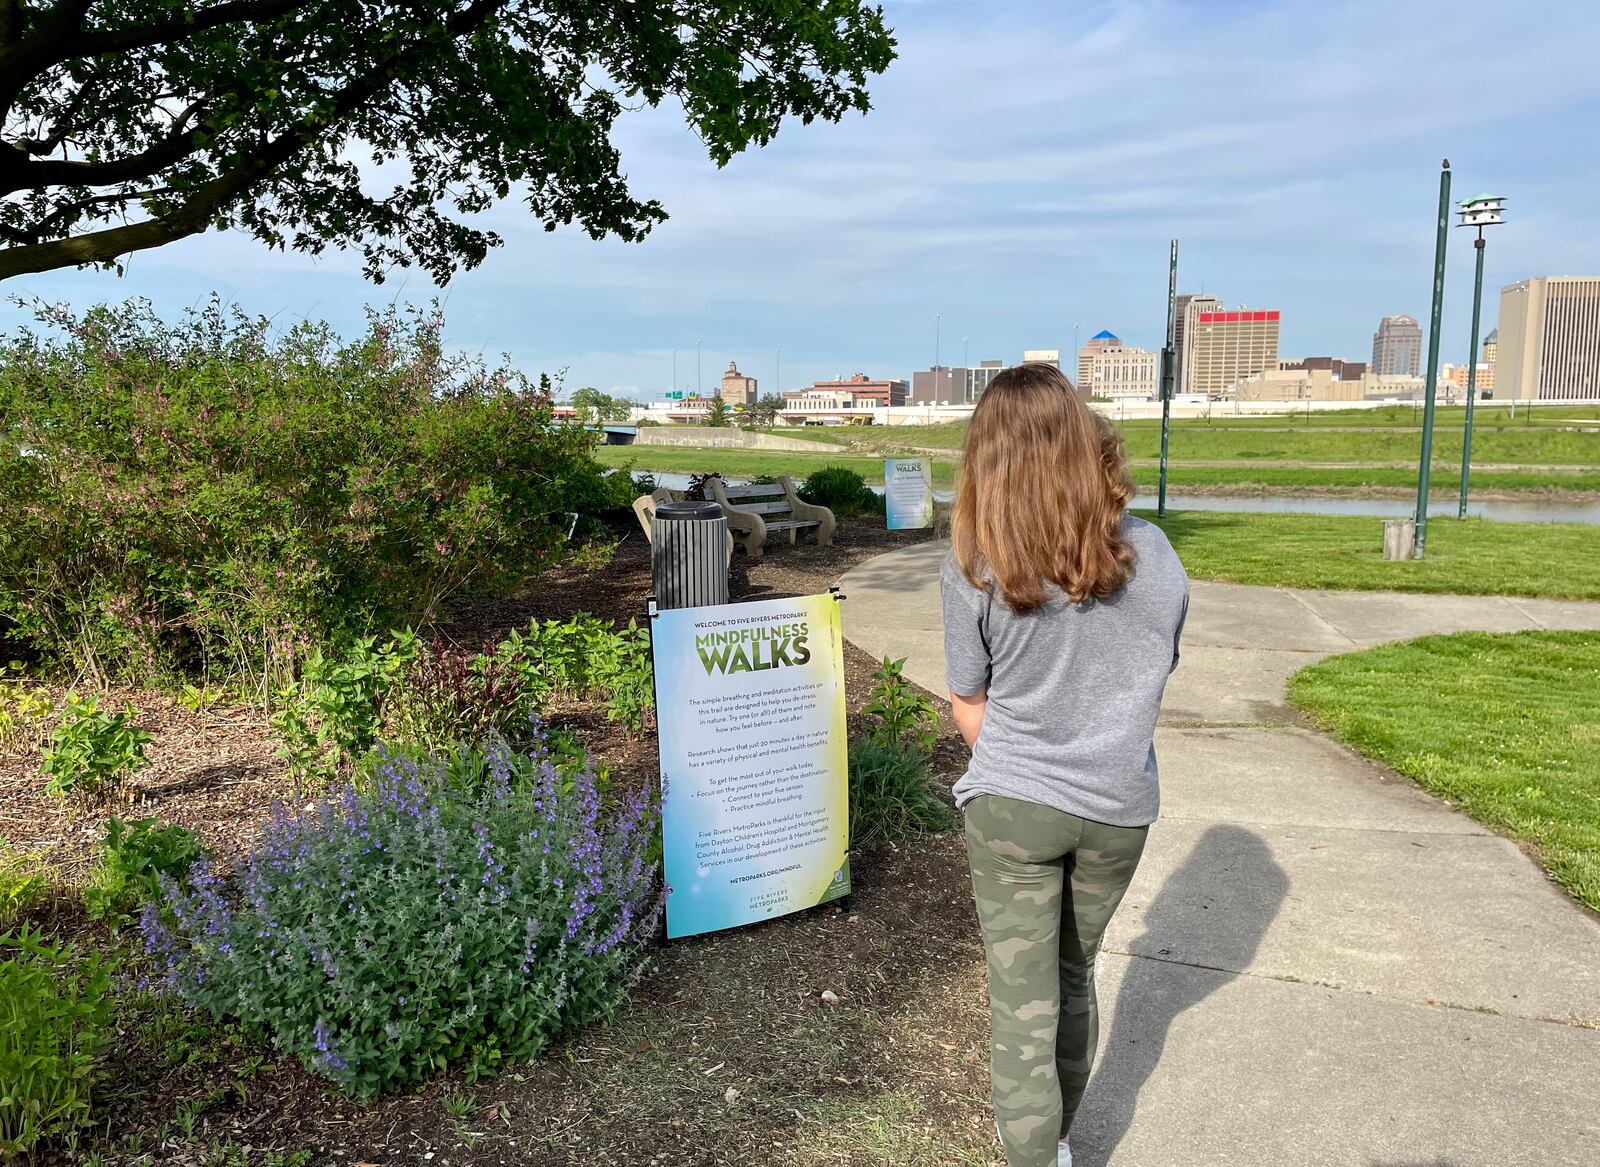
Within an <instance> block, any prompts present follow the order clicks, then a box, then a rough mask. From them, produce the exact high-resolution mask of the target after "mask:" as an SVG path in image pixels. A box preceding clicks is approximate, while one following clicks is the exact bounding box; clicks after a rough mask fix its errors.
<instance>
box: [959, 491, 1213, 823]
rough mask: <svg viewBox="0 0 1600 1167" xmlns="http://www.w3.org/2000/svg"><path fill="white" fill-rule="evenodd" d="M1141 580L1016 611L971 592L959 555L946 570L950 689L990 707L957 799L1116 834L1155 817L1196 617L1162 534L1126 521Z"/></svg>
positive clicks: (984, 592)
mask: <svg viewBox="0 0 1600 1167" xmlns="http://www.w3.org/2000/svg"><path fill="white" fill-rule="evenodd" d="M1122 533H1123V535H1124V537H1126V538H1127V539H1128V540H1129V542H1130V543H1131V544H1132V545H1133V548H1134V551H1135V553H1136V554H1137V556H1138V560H1137V562H1136V564H1135V566H1134V575H1133V578H1132V579H1130V580H1129V581H1128V582H1127V584H1126V585H1124V586H1123V588H1122V589H1121V590H1120V591H1118V592H1117V593H1116V594H1114V595H1112V596H1109V597H1107V598H1106V599H1104V600H1089V601H1086V602H1084V603H1081V604H1073V603H1071V602H1070V601H1068V600H1067V599H1066V597H1065V596H1064V595H1063V594H1062V593H1061V591H1060V589H1058V588H1056V587H1054V586H1053V585H1047V591H1048V592H1049V594H1050V598H1049V599H1048V600H1046V601H1045V603H1044V605H1043V606H1042V607H1040V608H1037V609H1035V610H1034V611H1032V612H1029V613H1028V614H1026V615H1023V616H1019V615H1017V614H1016V613H1014V612H1012V611H1011V609H1010V608H1009V607H1007V605H1006V603H1005V600H1004V599H1003V598H1001V597H1000V595H999V594H998V588H989V589H984V588H975V587H973V586H972V584H971V583H970V582H969V581H968V580H967V578H966V576H964V575H963V574H962V573H961V568H960V567H959V566H957V564H956V561H955V556H954V555H951V556H949V557H947V558H946V559H945V563H944V569H943V571H942V572H941V574H940V579H939V585H940V592H941V593H942V595H943V598H944V655H945V667H946V674H947V679H948V680H949V683H950V691H951V692H952V693H956V694H958V695H960V696H963V697H971V696H973V695H975V694H977V693H980V692H982V691H983V690H984V689H985V688H986V687H987V689H988V692H989V697H988V707H987V708H986V710H985V711H984V716H983V729H982V731H981V732H980V733H979V735H978V742H977V744H976V745H975V746H974V747H973V750H972V762H971V764H970V765H969V766H968V767H967V772H966V774H964V775H963V776H962V777H961V780H960V781H959V782H957V783H956V787H955V795H956V802H957V804H958V805H962V806H964V805H966V804H967V803H968V802H969V801H971V800H972V799H973V798H975V797H976V796H978V795H980V794H999V795H1004V796H1005V797H1007V798H1020V799H1023V800H1025V801H1028V802H1037V803H1042V804H1043V805H1045V806H1051V807H1054V808H1056V809H1057V810H1061V811H1065V812H1067V813H1068V814H1075V815H1077V816H1079V817H1080V818H1085V819H1092V820H1093V821H1095V822H1098V823H1108V824H1110V825H1112V826H1118V827H1142V826H1146V825H1148V824H1150V823H1152V822H1154V821H1155V819H1156V814H1157V812H1158V811H1159V809H1160V805H1161V795H1160V788H1159V786H1158V784H1157V780H1156V750H1155V740H1154V739H1155V729H1156V717H1157V715H1158V714H1159V713H1160V711H1161V694H1162V692H1163V690H1165V688H1166V684H1167V677H1168V675H1170V674H1171V672H1172V670H1173V669H1174V668H1176V667H1177V665H1178V639H1179V637H1180V636H1181V635H1182V633H1183V621H1184V617H1185V616H1186V615H1187V613H1188V610H1189V577H1188V576H1187V575H1186V574H1185V573H1184V570H1183V564H1181V563H1180V562H1178V556H1177V553H1176V552H1174V551H1173V550H1172V546H1171V544H1169V543H1168V542H1167V537H1166V535H1165V534H1164V533H1163V532H1162V530H1161V528H1159V527H1157V526H1155V525H1154V524H1151V523H1147V522H1145V521H1144V520H1142V519H1136V518H1133V517H1132V516H1131V515H1130V516H1127V517H1125V518H1124V519H1123V521H1122Z"/></svg>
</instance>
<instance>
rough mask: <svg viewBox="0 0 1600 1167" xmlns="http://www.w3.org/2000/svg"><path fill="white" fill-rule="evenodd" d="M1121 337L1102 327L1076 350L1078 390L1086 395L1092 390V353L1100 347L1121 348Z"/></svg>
mask: <svg viewBox="0 0 1600 1167" xmlns="http://www.w3.org/2000/svg"><path fill="white" fill-rule="evenodd" d="M1121 347H1122V339H1121V338H1120V337H1119V336H1117V335H1116V333H1114V332H1110V331H1108V330H1106V329H1104V328H1102V329H1101V330H1100V331H1099V332H1097V333H1095V334H1094V335H1093V336H1091V337H1090V338H1089V343H1088V344H1086V345H1084V346H1083V347H1082V348H1081V349H1079V350H1078V384H1077V389H1078V392H1079V393H1081V394H1082V395H1083V396H1084V397H1088V396H1089V395H1090V394H1091V393H1093V392H1094V355H1095V353H1097V352H1099V351H1100V350H1101V349H1106V348H1121Z"/></svg>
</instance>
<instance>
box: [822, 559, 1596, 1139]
mask: <svg viewBox="0 0 1600 1167" xmlns="http://www.w3.org/2000/svg"><path fill="white" fill-rule="evenodd" d="M947 550H948V545H947V544H944V543H926V544H919V545H918V546H916V547H912V548H907V549H905V550H901V551H895V552H891V553H889V554H887V555H883V556H880V557H878V558H876V559H873V560H870V561H869V562H867V563H865V564H862V565H861V566H860V567H858V568H856V569H855V570H853V571H851V572H850V573H849V574H848V575H846V576H845V578H844V580H843V590H844V592H845V594H846V596H847V597H848V599H847V601H846V603H845V605H844V611H845V632H846V635H847V636H848V637H849V639H850V640H851V641H852V642H853V643H855V644H856V645H858V646H859V647H861V648H862V649H864V650H865V651H867V652H869V653H871V654H873V655H875V656H884V655H888V656H893V657H902V656H903V657H905V658H907V659H906V672H907V674H908V675H909V676H910V677H911V678H912V679H913V680H914V681H916V682H917V683H918V684H920V685H922V686H923V687H925V688H927V689H929V690H931V691H933V692H935V693H938V694H940V695H943V693H944V691H945V690H944V649H943V641H942V630H941V622H940V614H939V602H938V567H939V563H940V561H941V560H942V559H943V557H944V555H945V553H946V551H947ZM1533 628H1569V629H1600V604H1584V603H1565V602H1560V601H1552V600H1526V599H1502V598H1496V597H1460V596H1413V595H1395V594H1389V593H1370V592H1369V593H1359V592H1304V591H1290V590H1284V589H1275V588H1262V587H1247V586H1243V585H1236V584H1220V583H1206V582H1196V583H1195V584H1194V591H1193V596H1192V599H1191V601H1190V614H1189V623H1188V628H1187V631H1186V634H1185V638H1184V652H1183V663H1182V665H1181V666H1180V667H1179V669H1178V672H1177V673H1176V674H1175V675H1174V676H1173V679H1172V682H1171V684H1170V686H1169V688H1168V693H1167V700H1166V704H1165V706H1164V711H1163V715H1162V722H1163V724H1162V726H1161V728H1160V729H1159V730H1158V731H1157V736H1156V740H1157V749H1158V751H1159V753H1160V756H1161V769H1162V785H1163V800H1164V806H1163V812H1162V818H1161V821H1160V823H1159V824H1157V826H1156V827H1155V828H1154V829H1153V830H1152V832H1151V836H1150V844H1149V848H1148V850H1147V852H1146V856H1145V860H1144V863H1143V865H1142V866H1141V868H1140V871H1139V875H1138V877H1137V878H1136V880H1135V881H1134V884H1133V887H1132V888H1131V889H1130V890H1129V894H1128V898H1127V900H1126V901H1125V902H1124V906H1123V908H1122V910H1121V911H1120V912H1119V913H1118V916H1117V918H1116V921H1115V922H1114V924H1113V926H1112V930H1111V932H1110V934H1109V935H1108V938H1107V944H1106V953H1107V957H1106V959H1105V960H1104V961H1103V962H1102V964H1101V974H1100V995H1101V1000H1102V1006H1103V1008H1104V1009H1105V1010H1106V1012H1105V1023H1104V1024H1103V1027H1102V1031H1101V1038H1102V1051H1101V1064H1100V1069H1099V1071H1098V1074H1097V1078H1096V1081H1095V1083H1094V1085H1093V1086H1092V1087H1091V1090H1090V1095H1089V1098H1088V1100H1087V1101H1086V1103H1085V1111H1084V1115H1083V1118H1082V1120H1081V1122H1080V1127H1079V1133H1078V1135H1077V1137H1076V1138H1075V1143H1076V1144H1077V1145H1076V1146H1075V1152H1076V1154H1077V1161H1078V1162H1079V1163H1080V1164H1081V1165H1083V1167H1098V1165H1101V1164H1109V1165H1115V1167H1157V1165H1161V1167H1167V1165H1169V1164H1183V1165H1192V1167H1206V1165H1212V1164H1215V1165H1217V1167H1222V1165H1224V1164H1226V1165H1228V1167H1254V1165H1261V1167H1269V1165H1270V1167H1279V1165H1290V1164H1293V1165H1296V1167H1299V1165H1321V1164H1327V1165H1329V1167H1333V1165H1339V1167H1352V1165H1360V1167H1479V1165H1482V1167H1507V1165H1513V1164H1529V1165H1532V1164H1538V1165H1540V1167H1555V1165H1558V1164H1559V1165H1570V1167H1595V1165H1596V1164H1600V922H1597V921H1596V920H1595V918H1594V917H1593V916H1591V915H1590V914H1588V913H1586V912H1585V911H1584V910H1583V909H1581V908H1580V907H1578V906H1577V905H1576V904H1574V903H1573V902H1572V901H1571V900H1570V899H1569V898H1568V897H1567V896H1566V895H1565V894H1563V893H1562V892H1561V890H1560V889H1559V888H1558V887H1556V886H1555V885H1553V884H1552V883H1550V882H1549V881H1548V880H1547V879H1546V878H1545V876H1544V874H1543V873H1542V871H1541V870H1540V869H1539V868H1538V867H1537V866H1536V865H1535V864H1534V863H1532V862H1531V861H1530V860H1529V859H1528V858H1527V857H1526V856H1524V855H1523V854H1522V852H1521V851H1519V850H1518V848H1517V847H1516V846H1515V845H1514V844H1512V843H1510V842H1508V841H1507V840H1505V839H1503V838H1501V837H1499V836H1498V835H1495V834H1493V833H1491V832H1490V831H1488V830H1486V829H1485V828H1483V827H1481V826H1479V825H1478V824H1477V823H1475V822H1473V821H1472V820H1471V819H1469V818H1467V817H1466V816H1464V815H1462V814H1460V813H1458V812H1456V811H1454V810H1452V809H1450V807H1449V806H1448V805H1446V804H1445V803H1444V802H1442V801H1440V800H1438V799H1435V798H1433V797H1431V796H1430V795H1428V794H1425V793H1423V792H1422V791H1421V790H1419V789H1418V788H1417V787H1416V786H1414V785H1413V784H1412V783H1410V782H1408V781H1406V780H1404V779H1400V778H1397V777H1395V776H1393V775H1392V774H1389V773H1387V772H1386V771H1384V770H1382V769H1380V768H1378V767H1376V766H1374V765H1372V764H1371V763H1369V762H1367V761H1365V760H1364V759H1362V758H1360V757H1359V756H1358V755H1356V754H1354V753H1353V752H1351V751H1349V750H1347V749H1345V748H1344V747H1342V746H1340V745H1338V744H1337V743H1335V742H1333V741H1331V740H1330V739H1329V738H1327V737H1325V736H1323V735H1321V734H1319V733H1316V732H1314V731H1311V730H1309V729H1306V728H1305V727H1304V726H1303V725H1302V724H1300V723H1299V722H1298V719H1297V718H1296V717H1295V714H1294V713H1293V712H1292V711H1291V710H1290V709H1289V708H1288V706H1287V704H1286V701H1285V696H1284V684H1285V681H1286V680H1287V678H1288V677H1289V676H1290V675H1291V674H1292V673H1294V672H1295V671H1297V670H1298V669H1300V668H1301V667H1303V666H1305V665H1307V664H1309V663H1311V662H1313V661H1316V660H1320V659H1322V658H1323V657H1325V656H1328V655H1331V654H1333V653H1339V652H1348V651H1351V650H1354V649H1358V648H1363V647H1367V646H1369V645H1373V644H1379V643H1382V642H1384V641H1389V640H1400V639H1409V638H1411V637H1415V636H1422V635H1427V634H1431V633H1439V632H1459V631H1469V630H1478V631H1493V632H1501V631H1515V630H1519V629H1533Z"/></svg>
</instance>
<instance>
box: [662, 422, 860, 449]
mask: <svg viewBox="0 0 1600 1167" xmlns="http://www.w3.org/2000/svg"><path fill="white" fill-rule="evenodd" d="M633 444H634V445H636V446H697V447H699V448H701V449H723V450H804V451H806V452H807V453H810V454H819V453H824V454H825V453H827V452H828V451H829V449H831V448H832V447H831V446H830V444H829V443H827V442H808V441H806V440H804V439H803V438H782V437H778V436H777V435H776V434H757V433H751V432H750V431H748V430H741V429H734V428H733V427H732V426H728V427H727V428H723V427H721V426H690V425H673V426H666V425H662V426H654V425H651V426H641V427H640V429H639V436H638V437H637V438H635V439H634V443H633Z"/></svg>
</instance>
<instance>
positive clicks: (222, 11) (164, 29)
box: [49, 0, 312, 64]
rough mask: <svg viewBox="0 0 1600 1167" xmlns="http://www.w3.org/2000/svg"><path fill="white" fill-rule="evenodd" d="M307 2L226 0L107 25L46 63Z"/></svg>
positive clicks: (282, 11)
mask: <svg viewBox="0 0 1600 1167" xmlns="http://www.w3.org/2000/svg"><path fill="white" fill-rule="evenodd" d="M310 3H312V0H229V2H228V3H225V4H218V5H215V6H214V7H211V8H203V9H200V10H198V11H195V10H190V11H187V12H185V13H184V14H183V15H182V16H180V17H178V18H177V19H176V20H165V21H161V22H160V23H157V24H150V25H145V26H143V27H141V26H139V25H129V26H127V27H124V28H108V29H104V30H102V31H99V32H92V33H89V34H88V35H86V36H79V37H75V38H74V39H73V41H72V43H71V44H70V45H68V46H66V47H67V48H68V49H69V50H70V51H69V52H66V53H63V54H62V55H61V56H60V57H58V58H57V60H55V61H51V62H49V63H50V64H57V63H59V62H60V61H68V60H74V59H76V58H80V57H98V56H101V55H103V54H105V53H125V52H127V51H129V50H130V49H148V48H151V47H153V46H155V45H164V44H170V43H171V42H173V41H180V40H184V39H186V38H188V37H191V36H194V35H195V34H196V33H200V32H207V31H209V30H211V29H213V28H220V27H221V26H222V25H224V24H234V23H237V22H246V23H250V24H259V23H261V22H262V21H267V20H273V19H275V18H276V17H279V16H285V15H287V14H288V13H290V12H293V11H294V10H295V9H296V8H304V7H305V6H306V5H307V4H310Z"/></svg>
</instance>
